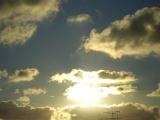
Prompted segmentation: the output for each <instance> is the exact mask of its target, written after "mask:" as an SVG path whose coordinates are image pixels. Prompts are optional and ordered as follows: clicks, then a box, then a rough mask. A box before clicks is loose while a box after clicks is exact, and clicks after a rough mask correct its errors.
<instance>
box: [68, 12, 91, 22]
mask: <svg viewBox="0 0 160 120" xmlns="http://www.w3.org/2000/svg"><path fill="white" fill-rule="evenodd" d="M91 19H92V18H91V16H90V15H88V14H79V15H77V16H70V17H68V18H67V22H68V23H74V24H81V23H86V22H89V21H91Z"/></svg>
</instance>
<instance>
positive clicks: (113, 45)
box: [83, 7, 160, 58]
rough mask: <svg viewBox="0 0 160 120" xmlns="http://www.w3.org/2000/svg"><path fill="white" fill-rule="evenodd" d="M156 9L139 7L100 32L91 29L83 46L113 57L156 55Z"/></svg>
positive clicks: (159, 39) (159, 42)
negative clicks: (139, 8)
mask: <svg viewBox="0 0 160 120" xmlns="http://www.w3.org/2000/svg"><path fill="white" fill-rule="evenodd" d="M159 19H160V8H159V7H152V8H147V7H146V8H143V9H141V10H138V11H137V12H136V13H135V14H133V15H127V16H125V17H124V18H123V19H122V20H117V21H115V22H113V23H112V24H111V25H110V26H108V27H107V28H106V29H104V30H103V31H102V32H101V33H97V32H96V30H95V29H93V30H92V31H91V33H90V36H89V38H87V40H86V41H85V43H84V45H83V47H84V48H85V50H86V51H91V50H93V51H100V52H104V53H106V54H109V55H110V56H111V57H113V58H121V57H122V56H137V57H141V56H146V55H149V54H151V53H154V54H157V55H160V34H159V33H160V21H159Z"/></svg>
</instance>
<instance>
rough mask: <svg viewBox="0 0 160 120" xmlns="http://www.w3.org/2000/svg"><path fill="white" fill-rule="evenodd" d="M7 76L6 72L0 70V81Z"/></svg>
mask: <svg viewBox="0 0 160 120" xmlns="http://www.w3.org/2000/svg"><path fill="white" fill-rule="evenodd" d="M7 76H8V72H7V70H0V79H4V78H6V77H7Z"/></svg>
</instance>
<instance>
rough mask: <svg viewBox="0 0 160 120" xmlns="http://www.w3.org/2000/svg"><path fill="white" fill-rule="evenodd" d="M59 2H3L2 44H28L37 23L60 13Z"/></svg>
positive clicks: (21, 0) (0, 34) (46, 0)
mask: <svg viewBox="0 0 160 120" xmlns="http://www.w3.org/2000/svg"><path fill="white" fill-rule="evenodd" d="M59 4H60V1H59V0H14V1H11V0H1V2H0V14H1V16H0V44H3V45H17V44H24V43H26V42H27V41H28V40H29V38H31V37H32V36H33V34H34V33H35V31H36V29H37V27H38V26H37V23H38V22H41V21H43V20H44V19H46V18H48V16H49V15H51V14H52V15H53V16H54V15H55V14H56V13H57V12H58V11H59Z"/></svg>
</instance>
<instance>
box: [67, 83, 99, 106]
mask: <svg viewBox="0 0 160 120" xmlns="http://www.w3.org/2000/svg"><path fill="white" fill-rule="evenodd" d="M65 95H66V96H67V98H68V99H69V100H74V101H78V102H79V103H80V104H82V105H91V104H95V103H97V102H98V100H99V97H100V96H99V94H97V89H96V88H93V87H90V86H88V85H86V84H83V83H77V84H75V85H74V86H72V87H70V88H68V89H67V91H66V93H65Z"/></svg>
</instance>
